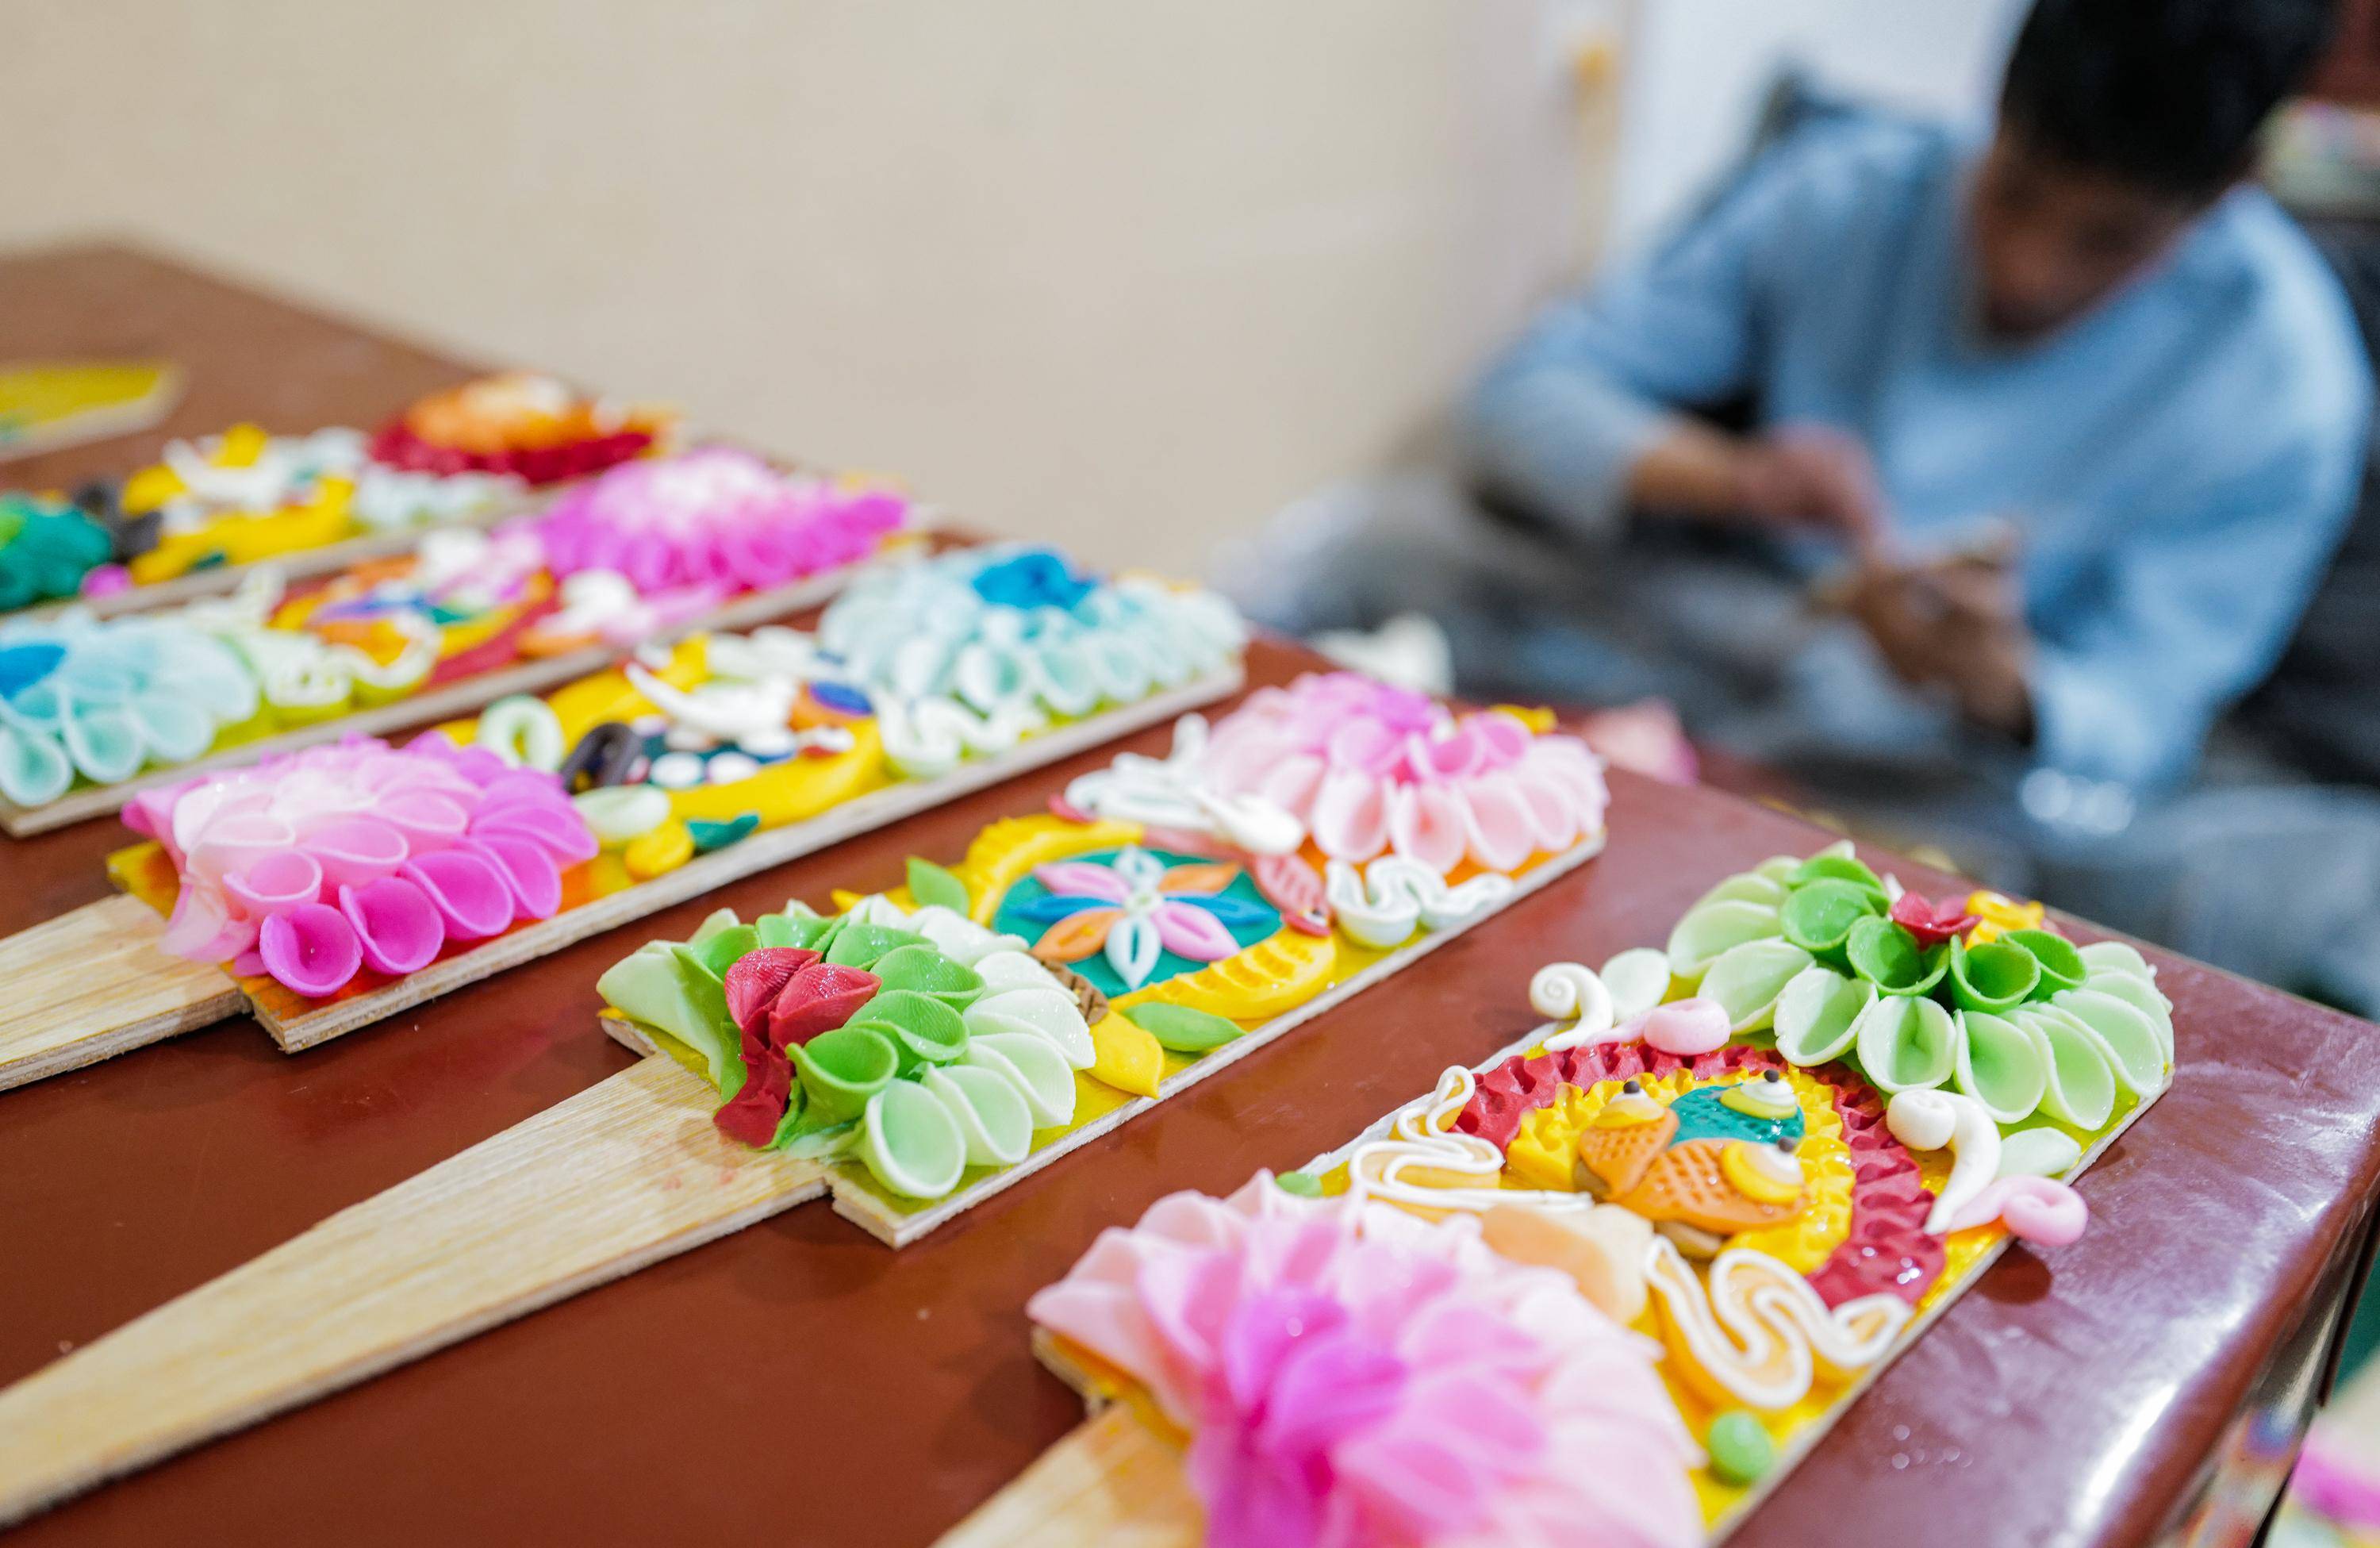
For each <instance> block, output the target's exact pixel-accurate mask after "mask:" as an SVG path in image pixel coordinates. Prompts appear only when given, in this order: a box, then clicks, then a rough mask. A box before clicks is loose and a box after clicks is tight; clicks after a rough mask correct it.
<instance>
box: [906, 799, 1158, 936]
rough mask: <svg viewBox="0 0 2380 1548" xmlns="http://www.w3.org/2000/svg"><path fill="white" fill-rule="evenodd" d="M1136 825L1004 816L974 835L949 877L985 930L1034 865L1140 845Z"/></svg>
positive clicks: (1059, 818) (1060, 818) (1137, 825)
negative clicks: (954, 879)
mask: <svg viewBox="0 0 2380 1548" xmlns="http://www.w3.org/2000/svg"><path fill="white" fill-rule="evenodd" d="M1140 834H1141V828H1140V824H1139V823H1107V822H1100V823H1073V822H1068V821H1067V820H1066V819H1065V818H1063V817H1058V816H1054V815H1045V816H1035V817H1003V818H1002V819H1001V820H1000V821H999V822H997V823H992V824H991V825H990V827H987V828H985V829H984V830H983V831H982V832H981V833H979V834H977V835H975V842H974V843H972V844H969V845H968V846H967V852H966V858H965V859H962V860H960V861H959V863H958V864H956V865H954V866H953V867H951V872H952V873H953V875H955V876H957V877H958V879H959V880H960V881H962V882H965V884H966V887H967V896H969V897H971V898H973V899H975V906H974V907H973V908H972V909H970V910H969V912H970V914H971V915H972V916H973V918H974V920H975V922H976V923H977V924H981V925H989V924H990V923H991V921H992V918H993V916H994V915H996V914H998V913H999V912H1000V900H1001V899H1002V897H1004V896H1007V895H1008V889H1009V888H1011V887H1013V886H1014V885H1015V884H1017V883H1019V882H1021V881H1023V880H1024V879H1025V878H1026V875H1027V874H1029V873H1030V872H1032V870H1033V868H1034V867H1035V866H1037V865H1047V864H1049V863H1050V861H1052V860H1062V859H1066V858H1067V857H1068V856H1070V855H1081V854H1087V853H1089V852H1090V851H1092V850H1094V849H1112V848H1120V847H1123V846H1124V845H1126V844H1137V843H1139V842H1140Z"/></svg>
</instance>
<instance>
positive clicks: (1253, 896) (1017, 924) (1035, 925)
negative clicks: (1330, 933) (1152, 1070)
mask: <svg viewBox="0 0 2380 1548" xmlns="http://www.w3.org/2000/svg"><path fill="white" fill-rule="evenodd" d="M1141 848H1142V850H1143V852H1144V853H1147V854H1150V855H1154V856H1156V857H1157V858H1158V859H1160V860H1163V861H1164V862H1165V863H1166V865H1167V866H1168V867H1169V868H1170V867H1172V866H1177V865H1210V864H1213V863H1215V862H1213V861H1211V860H1209V859H1207V858H1206V857H1205V856H1203V855H1180V854H1175V853H1173V852H1172V851H1171V850H1166V849H1150V848H1148V847H1147V846H1141ZM1122 853H1123V850H1122V849H1120V848H1118V849H1099V850H1094V851H1092V852H1091V853H1089V854H1084V855H1069V856H1067V857H1066V859H1069V860H1074V861H1078V862H1082V863H1087V864H1090V865H1105V864H1107V863H1109V862H1110V861H1111V860H1113V859H1115V858H1116V856H1118V855H1119V854H1122ZM1048 896H1050V889H1049V888H1048V887H1045V886H1043V885H1042V884H1040V882H1039V881H1038V879H1036V878H1035V877H1032V876H1030V875H1028V876H1026V878H1025V879H1024V880H1023V881H1021V882H1019V883H1017V884H1015V885H1014V886H1013V887H1011V888H1009V889H1008V891H1007V892H1006V893H1004V894H1002V896H1001V899H1000V908H999V910H998V911H997V912H996V913H994V914H993V916H992V921H991V927H992V928H993V929H994V930H997V931H999V932H1002V933H1003V934H1008V935H1017V936H1022V937H1023V938H1024V940H1025V943H1026V945H1028V946H1030V945H1034V944H1036V943H1038V941H1039V940H1040V939H1041V937H1042V936H1043V935H1045V934H1047V933H1049V932H1050V921H1047V920H1040V919H1037V918H1032V917H1028V916H1027V915H1026V913H1025V912H1024V910H1025V909H1026V908H1028V907H1030V906H1031V905H1033V904H1035V903H1038V902H1039V901H1040V900H1041V899H1043V898H1046V897H1048ZM1185 896H1186V895H1185ZM1211 896H1215V897H1218V898H1221V899H1225V900H1227V902H1228V903H1229V904H1230V905H1231V906H1232V907H1231V909H1230V911H1231V912H1232V914H1233V916H1235V917H1236V918H1237V919H1239V920H1241V922H1236V923H1235V922H1233V920H1231V919H1225V920H1223V921H1222V922H1223V927H1224V928H1225V929H1226V930H1229V931H1230V932H1231V934H1232V939H1233V941H1234V942H1235V943H1237V944H1238V945H1239V947H1240V949H1241V950H1242V951H1245V950H1246V949H1247V948H1248V947H1250V946H1252V945H1256V944H1257V943H1258V942H1259V941H1267V940H1270V939H1271V938H1272V936H1273V934H1274V933H1275V932H1278V931H1279V930H1280V929H1281V910H1280V909H1278V908H1274V907H1273V906H1272V905H1271V904H1270V903H1269V902H1267V901H1265V896H1264V894H1263V893H1262V892H1259V891H1258V890H1257V884H1255V883H1254V882H1252V881H1250V880H1249V879H1248V874H1247V872H1245V871H1243V872H1240V874H1239V875H1238V877H1236V878H1235V879H1234V880H1233V883H1232V884H1231V885H1230V886H1228V887H1225V888H1224V889H1223V890H1222V891H1221V892H1220V893H1215V894H1212V895H1211ZM1085 907H1086V908H1108V907H1111V905H1109V904H1106V903H1103V902H1102V903H1093V904H1087V905H1086V906H1085ZM1191 907H1193V908H1196V907H1197V905H1196V902H1193V903H1192V904H1191ZM1209 912H1213V910H1209ZM1219 917H1220V916H1219ZM1212 965H1213V964H1211V963H1207V962H1197V961H1193V960H1192V959H1191V958H1189V957H1177V956H1176V955H1174V954H1173V953H1172V952H1170V951H1168V952H1160V954H1159V955H1158V958H1157V966H1156V968H1155V969H1152V970H1151V971H1150V973H1149V975H1148V979H1147V982H1144V983H1142V984H1141V985H1140V987H1141V988H1143V989H1146V988H1147V987H1148V986H1149V985H1150V984H1157V983H1163V982H1164V981H1166V980H1168V979H1175V978H1180V977H1181V976H1182V975H1183V974H1184V973H1195V972H1197V971H1199V970H1200V969H1204V968H1208V967H1211V966H1212ZM1065 966H1066V967H1067V968H1069V969H1072V970H1073V971H1075V972H1077V973H1080V974H1082V975H1083V977H1085V978H1087V979H1088V980H1090V981H1092V982H1093V983H1095V984H1097V985H1098V986H1099V993H1102V994H1107V995H1111V996H1112V995H1117V994H1125V993H1131V992H1132V991H1131V990H1129V989H1127V988H1126V987H1125V985H1124V981H1123V978H1122V977H1121V976H1120V975H1119V974H1118V973H1117V972H1116V970H1115V968H1114V967H1113V965H1111V963H1110V962H1109V961H1108V959H1107V954H1106V953H1104V952H1096V951H1095V952H1093V953H1091V955H1090V956H1088V957H1084V958H1083V959H1082V960H1081V961H1079V962H1069V963H1067V964H1065Z"/></svg>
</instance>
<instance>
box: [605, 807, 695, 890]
mask: <svg viewBox="0 0 2380 1548" xmlns="http://www.w3.org/2000/svg"><path fill="white" fill-rule="evenodd" d="M690 859H694V835H693V834H692V833H690V832H688V831H687V830H686V824H685V823H681V822H678V821H677V820H676V819H674V818H673V819H671V820H670V821H669V822H666V823H662V825H661V826H660V827H658V828H655V829H654V830H653V831H652V832H650V833H647V834H639V835H637V836H636V837H634V838H632V839H630V840H628V847H626V848H625V849H623V850H622V851H620V861H621V863H622V864H624V865H625V866H626V867H627V868H628V874H629V875H631V876H634V877H635V878H637V880H638V881H640V882H644V881H650V880H651V879H652V878H653V877H656V876H659V875H662V874H663V873H664V872H672V871H675V870H676V869H677V868H678V867H679V866H682V865H684V864H685V863H686V861H688V860H690Z"/></svg>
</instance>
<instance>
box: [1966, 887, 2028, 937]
mask: <svg viewBox="0 0 2380 1548" xmlns="http://www.w3.org/2000/svg"><path fill="white" fill-rule="evenodd" d="M1967 912H1969V913H1971V914H1973V915H1974V916H1975V918H1976V919H1977V920H1979V921H1981V922H1979V923H1978V924H1976V925H1975V927H1974V928H1973V929H1972V930H1970V931H1968V932H1967V944H1968V945H1971V946H1980V945H1986V944H1987V943H1989V942H1993V941H1997V940H1998V939H1999V938H2000V937H2001V936H2002V935H2005V934H2007V933H2008V932H2010V931H2011V930H2037V929H2039V928H2040V926H2041V914H2042V908H2041V905H2040V904H2038V903H2019V902H2018V901H2017V900H2016V899H2015V898H2013V897H2010V896H2007V895H2006V894H2004V893H1997V892H1991V891H1987V890H1984V889H1980V888H1979V889H1978V890H1976V891H1974V892H1971V893H1969V894H1968V895H1967Z"/></svg>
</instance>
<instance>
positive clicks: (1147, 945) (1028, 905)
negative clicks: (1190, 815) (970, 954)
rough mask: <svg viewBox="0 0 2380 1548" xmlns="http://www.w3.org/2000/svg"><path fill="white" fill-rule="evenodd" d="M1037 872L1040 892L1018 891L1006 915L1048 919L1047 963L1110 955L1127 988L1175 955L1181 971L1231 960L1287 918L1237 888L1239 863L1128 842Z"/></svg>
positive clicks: (1111, 967) (1110, 968)
mask: <svg viewBox="0 0 2380 1548" xmlns="http://www.w3.org/2000/svg"><path fill="white" fill-rule="evenodd" d="M1032 879H1033V881H1034V883H1036V884H1038V887H1039V888H1040V889H1042V890H1041V892H1040V895H1039V896H1030V897H1025V896H1018V894H1016V893H1011V894H1010V896H1009V897H1008V899H1007V901H1006V902H1005V903H1004V904H1003V906H1002V910H1001V918H1002V922H1003V923H1016V924H1026V923H1030V924H1045V923H1046V925H1047V929H1046V930H1044V931H1043V932H1042V933H1041V935H1040V937H1039V939H1038V940H1037V941H1036V942H1035V943H1034V945H1033V955H1034V956H1036V957H1040V958H1042V959H1043V960H1044V961H1050V962H1060V963H1065V964H1068V965H1070V966H1072V965H1079V964H1081V963H1083V962H1084V961H1085V960H1086V959H1087V958H1090V957H1101V958H1102V959H1103V964H1104V968H1105V971H1106V973H1107V974H1110V975H1112V978H1113V988H1112V990H1111V992H1112V993H1130V992H1131V991H1133V990H1135V989H1138V988H1141V987H1142V986H1143V985H1145V984H1147V983H1148V982H1150V981H1151V980H1152V978H1153V977H1155V976H1156V975H1157V974H1158V972H1159V969H1160V963H1161V962H1163V960H1164V959H1165V957H1167V956H1168V955H1169V954H1170V955H1171V956H1172V957H1174V958H1177V959H1179V961H1180V963H1181V964H1182V967H1181V968H1180V969H1179V970H1185V971H1186V970H1195V969H1196V966H1197V965H1200V964H1204V963H1209V962H1220V961H1222V960H1223V959H1224V958H1225V957H1230V956H1232V955H1233V954H1234V953H1236V952H1238V951H1239V950H1240V949H1241V948H1242V947H1243V946H1244V945H1254V944H1255V942H1256V941H1257V940H1261V939H1263V938H1264V937H1265V936H1268V935H1269V934H1271V933H1272V932H1273V931H1275V930H1276V929H1278V928H1280V925H1281V913H1280V910H1278V909H1276V908H1272V907H1271V906H1269V904H1267V903H1265V902H1264V901H1263V900H1262V899H1261V897H1252V896H1233V892H1232V889H1233V887H1234V886H1235V885H1237V884H1240V883H1241V882H1242V879H1243V873H1242V868H1241V867H1240V866H1238V865H1236V864H1234V863H1232V862H1229V861H1216V860H1198V859H1183V858H1180V857H1177V856H1170V855H1165V854H1160V853H1152V852H1151V851H1149V850H1147V849H1143V848H1141V847H1139V846H1137V845H1127V846H1125V847H1123V848H1122V849H1119V850H1117V851H1116V852H1115V853H1114V854H1112V855H1107V856H1095V857H1089V858H1086V859H1075V860H1060V861H1056V862H1053V863H1051V864H1049V865H1043V866H1038V867H1036V868H1035V869H1034V872H1033V878H1032ZM1242 890H1243V891H1245V892H1253V890H1254V889H1253V888H1252V887H1246V888H1243V889H1242ZM1100 987H1101V988H1103V989H1107V988H1109V987H1110V986H1109V985H1108V984H1106V983H1102V984H1101V985H1100Z"/></svg>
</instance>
